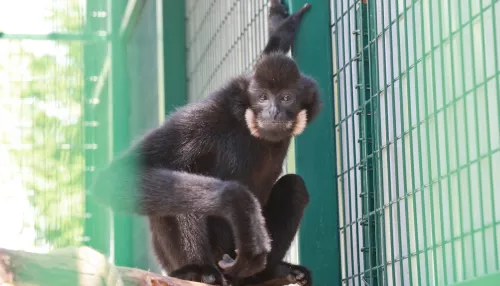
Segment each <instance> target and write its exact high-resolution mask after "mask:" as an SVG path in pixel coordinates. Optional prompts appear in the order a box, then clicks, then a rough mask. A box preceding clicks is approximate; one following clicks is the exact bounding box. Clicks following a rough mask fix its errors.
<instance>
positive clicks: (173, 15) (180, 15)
mask: <svg viewBox="0 0 500 286" xmlns="http://www.w3.org/2000/svg"><path fill="white" fill-rule="evenodd" d="M184 2H185V1H184V0H178V1H164V2H163V51H164V52H163V59H164V86H165V89H164V90H165V93H164V94H165V113H169V112H170V111H172V110H174V109H175V108H176V107H178V106H181V105H184V104H185V103H186V101H187V77H186V23H185V19H184V17H185V4H184Z"/></svg>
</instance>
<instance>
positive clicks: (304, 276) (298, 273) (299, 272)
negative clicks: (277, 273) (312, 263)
mask: <svg viewBox="0 0 500 286" xmlns="http://www.w3.org/2000/svg"><path fill="white" fill-rule="evenodd" d="M287 279H288V281H290V283H295V284H297V285H305V286H312V277H311V272H310V271H309V270H308V269H306V268H305V267H302V266H299V265H295V266H293V268H292V269H291V270H290V274H288V275H287Z"/></svg>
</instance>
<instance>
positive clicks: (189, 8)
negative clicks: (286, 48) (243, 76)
mask: <svg viewBox="0 0 500 286" xmlns="http://www.w3.org/2000/svg"><path fill="white" fill-rule="evenodd" d="M268 2H269V1H267V0H256V1H242V0H230V1H216V0H211V1H200V0H187V1H186V18H187V22H186V46H187V77H188V81H189V82H188V99H189V100H194V99H199V98H201V97H204V96H206V95H207V93H209V92H212V91H214V90H215V89H216V88H218V87H220V86H221V84H223V83H224V82H226V81H227V80H228V79H229V78H231V77H233V76H235V75H238V74H240V73H242V72H244V71H248V70H249V68H250V67H251V66H252V65H253V63H254V62H255V59H256V58H257V56H258V54H259V53H260V52H261V51H262V49H263V48H264V46H265V41H266V40H267V14H268V9H269V8H268V7H269V4H268Z"/></svg>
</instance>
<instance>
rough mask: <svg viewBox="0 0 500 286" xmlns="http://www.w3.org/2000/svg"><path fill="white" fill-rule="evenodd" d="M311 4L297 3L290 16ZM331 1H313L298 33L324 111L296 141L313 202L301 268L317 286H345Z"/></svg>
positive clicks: (301, 61)
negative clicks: (308, 268)
mask: <svg viewBox="0 0 500 286" xmlns="http://www.w3.org/2000/svg"><path fill="white" fill-rule="evenodd" d="M307 2H308V1H305V0H292V1H290V2H289V7H290V9H291V11H296V10H297V9H299V8H300V7H302V6H303V5H304V4H306V3H307ZM331 45H332V41H331V34H330V1H328V0H318V1H314V3H313V4H312V8H311V10H310V11H309V12H308V13H307V14H306V15H305V16H304V19H303V21H302V23H301V26H300V28H299V30H298V33H297V37H296V40H295V44H294V48H293V51H292V55H293V57H294V58H295V60H296V61H297V63H298V65H299V67H300V69H301V71H302V72H304V73H305V74H308V75H310V76H312V77H314V79H315V80H316V81H317V82H318V85H319V87H320V92H321V100H322V101H323V109H322V111H321V112H320V114H319V116H318V118H316V120H315V121H314V122H313V123H312V124H311V126H310V127H309V128H308V129H307V130H306V131H305V132H304V134H303V135H301V136H299V137H298V138H297V139H296V140H295V154H296V169H297V174H299V175H301V176H302V177H303V178H304V180H305V182H306V185H307V187H308V189H309V193H310V196H311V202H310V205H309V206H308V208H307V209H306V213H305V216H304V220H303V222H302V227H301V229H300V233H299V236H300V240H299V259H300V263H302V264H304V265H307V266H308V267H310V268H311V269H312V271H313V273H314V279H315V283H316V284H318V285H340V283H341V277H342V276H341V265H340V241H339V217H338V196H337V182H336V176H337V169H336V152H335V142H336V134H335V131H334V122H333V118H334V111H333V96H334V94H333V82H332V77H333V75H332V46H331Z"/></svg>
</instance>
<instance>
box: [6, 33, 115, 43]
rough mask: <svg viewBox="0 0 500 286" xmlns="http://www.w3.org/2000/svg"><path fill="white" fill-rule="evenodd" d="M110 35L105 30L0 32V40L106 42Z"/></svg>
mask: <svg viewBox="0 0 500 286" xmlns="http://www.w3.org/2000/svg"><path fill="white" fill-rule="evenodd" d="M110 39H111V35H110V34H108V33H107V32H105V31H98V32H92V33H48V34H7V33H2V32H0V40H32V41H48V40H50V41H82V42H100V41H102V42H106V41H109V40H110Z"/></svg>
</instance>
